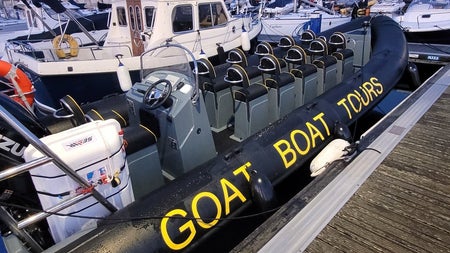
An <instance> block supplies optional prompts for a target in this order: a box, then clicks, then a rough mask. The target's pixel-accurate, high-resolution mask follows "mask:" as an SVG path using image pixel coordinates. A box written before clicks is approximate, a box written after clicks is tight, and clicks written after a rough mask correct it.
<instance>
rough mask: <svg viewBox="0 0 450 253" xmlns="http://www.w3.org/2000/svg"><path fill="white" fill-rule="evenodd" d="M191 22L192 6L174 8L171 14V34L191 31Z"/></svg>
mask: <svg viewBox="0 0 450 253" xmlns="http://www.w3.org/2000/svg"><path fill="white" fill-rule="evenodd" d="M192 20H193V19H192V5H179V6H177V7H175V8H174V9H173V12H172V29H173V32H184V31H191V30H192V29H193V25H192V24H193V22H192Z"/></svg>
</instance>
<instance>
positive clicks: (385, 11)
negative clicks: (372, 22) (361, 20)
mask: <svg viewBox="0 0 450 253" xmlns="http://www.w3.org/2000/svg"><path fill="white" fill-rule="evenodd" d="M405 5H406V3H405V2H404V1H403V0H381V1H377V2H375V4H374V5H372V6H371V7H370V15H372V16H373V15H380V14H381V15H386V16H389V17H391V18H395V17H397V16H399V15H401V14H402V13H403V9H404V8H405Z"/></svg>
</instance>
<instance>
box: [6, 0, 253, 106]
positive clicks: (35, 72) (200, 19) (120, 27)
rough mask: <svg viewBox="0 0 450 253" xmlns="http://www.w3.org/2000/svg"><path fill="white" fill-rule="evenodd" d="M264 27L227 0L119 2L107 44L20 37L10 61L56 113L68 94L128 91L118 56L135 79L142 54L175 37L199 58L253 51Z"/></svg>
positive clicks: (10, 49) (38, 100) (84, 96)
mask: <svg viewBox="0 0 450 253" xmlns="http://www.w3.org/2000/svg"><path fill="white" fill-rule="evenodd" d="M260 30H261V23H260V22H259V19H258V17H257V16H252V15H249V14H242V15H236V16H231V15H230V14H229V12H228V11H227V10H226V6H225V3H224V2H223V1H212V0H201V1H193V0H189V1H181V0H164V1H162V0H136V1H134V2H133V3H131V2H130V1H125V0H113V1H112V8H111V21H110V26H109V29H108V32H107V35H106V37H105V39H104V42H103V43H102V44H100V43H91V44H90V45H85V44H81V43H79V39H78V37H77V35H69V34H65V35H64V37H62V38H63V39H62V41H63V42H66V43H61V42H60V40H57V39H49V40H42V41H39V42H36V43H33V41H14V42H12V43H9V44H8V45H7V49H6V50H7V56H8V61H9V62H10V63H13V64H20V65H21V67H22V68H23V70H24V71H25V72H27V73H29V74H30V75H31V76H32V78H33V79H34V80H37V81H36V82H35V83H34V87H35V89H36V93H35V104H36V105H37V108H38V109H40V110H41V111H50V112H52V111H53V110H54V109H53V108H56V107H58V106H59V102H58V101H59V99H60V98H61V97H63V96H65V95H67V94H70V95H71V96H73V97H74V98H75V99H76V100H77V101H80V102H81V103H84V102H88V101H94V100H98V99H100V98H102V97H104V96H106V95H109V94H112V93H121V92H123V91H124V89H123V87H122V88H121V84H120V83H119V79H118V77H117V73H116V71H117V69H118V65H119V60H118V58H120V62H121V64H123V65H124V66H126V67H127V68H128V69H129V70H130V75H131V80H132V82H135V81H137V80H138V78H139V69H140V66H141V62H140V60H139V56H140V54H141V53H142V52H144V51H145V50H146V49H147V48H151V47H154V46H159V45H162V44H165V43H166V42H168V41H171V42H173V43H178V44H180V45H183V46H185V47H187V48H189V49H190V50H192V51H193V53H194V54H195V55H196V57H197V58H200V57H205V56H207V57H213V56H217V55H219V54H220V53H223V52H226V51H229V50H231V49H233V48H237V47H240V46H242V47H243V48H244V49H245V50H249V48H250V40H251V39H254V38H255V37H256V36H257V35H258V34H259V32H260ZM59 38H61V37H59ZM92 44H93V45H92ZM143 64H144V66H150V67H153V68H154V67H157V66H158V64H160V63H158V62H154V61H152V60H151V58H147V61H146V62H144V63H143Z"/></svg>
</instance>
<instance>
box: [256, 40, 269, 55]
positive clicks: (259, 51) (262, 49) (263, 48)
mask: <svg viewBox="0 0 450 253" xmlns="http://www.w3.org/2000/svg"><path fill="white" fill-rule="evenodd" d="M255 54H256V55H259V56H263V55H268V54H273V48H272V46H271V45H270V43H269V42H267V41H263V42H261V43H259V44H258V45H256V48H255Z"/></svg>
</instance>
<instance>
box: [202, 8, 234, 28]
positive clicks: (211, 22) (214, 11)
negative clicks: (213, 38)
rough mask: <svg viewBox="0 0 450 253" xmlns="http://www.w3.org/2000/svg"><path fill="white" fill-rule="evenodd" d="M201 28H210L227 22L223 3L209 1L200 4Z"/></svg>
mask: <svg viewBox="0 0 450 253" xmlns="http://www.w3.org/2000/svg"><path fill="white" fill-rule="evenodd" d="M198 17H199V24H200V28H209V27H212V26H216V25H221V24H224V23H226V22H227V16H226V14H225V10H224V9H223V6H222V4H221V3H208V4H199V5H198Z"/></svg>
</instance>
